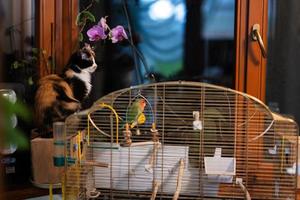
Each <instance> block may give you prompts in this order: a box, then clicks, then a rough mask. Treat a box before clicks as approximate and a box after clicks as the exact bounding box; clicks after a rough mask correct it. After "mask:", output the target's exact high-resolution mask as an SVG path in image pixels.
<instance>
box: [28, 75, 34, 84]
mask: <svg viewBox="0 0 300 200" xmlns="http://www.w3.org/2000/svg"><path fill="white" fill-rule="evenodd" d="M28 85H33V80H32V76H30V77H29V78H28Z"/></svg>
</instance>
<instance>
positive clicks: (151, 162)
mask: <svg viewBox="0 0 300 200" xmlns="http://www.w3.org/2000/svg"><path fill="white" fill-rule="evenodd" d="M159 147H160V143H159V142H154V143H153V152H152V155H151V157H150V159H149V164H148V165H145V169H146V171H148V172H150V173H152V172H153V170H152V169H153V166H154V164H155V163H154V162H155V160H156V155H157V151H158V149H159Z"/></svg>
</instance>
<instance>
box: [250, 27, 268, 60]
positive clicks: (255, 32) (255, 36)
mask: <svg viewBox="0 0 300 200" xmlns="http://www.w3.org/2000/svg"><path fill="white" fill-rule="evenodd" d="M259 31H260V26H259V24H254V25H253V27H252V32H251V36H252V40H253V41H257V42H258V44H259V48H260V50H261V53H262V56H263V57H264V58H267V52H266V48H265V45H264V41H263V40H262V38H261V36H260V33H259Z"/></svg>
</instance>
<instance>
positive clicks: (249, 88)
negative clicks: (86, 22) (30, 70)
mask: <svg viewBox="0 0 300 200" xmlns="http://www.w3.org/2000/svg"><path fill="white" fill-rule="evenodd" d="M36 5H37V8H38V9H37V29H36V30H37V33H36V34H37V38H38V41H37V44H38V48H40V49H43V50H45V51H46V53H47V55H46V58H49V57H52V58H53V59H54V62H55V66H56V70H55V71H54V72H56V73H59V72H61V70H62V68H63V66H64V65H65V64H66V63H67V59H68V57H69V56H70V55H71V53H72V52H73V51H74V50H75V49H76V48H77V47H78V40H77V36H78V28H77V27H76V25H75V20H76V15H77V13H78V11H79V1H78V0H63V1H62V0H53V1H48V0H36ZM235 12H236V21H235V23H236V27H235V44H236V45H235V50H236V54H235V55H236V56H235V57H236V58H235V59H236V60H235V89H236V90H238V91H241V92H246V93H248V94H250V95H253V96H255V97H257V98H258V99H260V100H262V101H265V90H266V59H265V58H263V57H262V54H261V52H260V49H259V46H258V44H257V42H256V41H253V40H252V39H251V29H252V26H253V24H255V23H258V24H260V26H261V29H260V31H261V36H262V38H263V41H267V23H268V18H267V16H268V0H236V11H235ZM51 27H52V28H51ZM265 45H266V44H265ZM47 73H49V72H47V70H46V67H45V65H44V64H43V63H42V62H41V64H40V65H39V75H40V77H42V76H45V75H47Z"/></svg>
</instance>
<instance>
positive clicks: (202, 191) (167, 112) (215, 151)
mask: <svg viewBox="0 0 300 200" xmlns="http://www.w3.org/2000/svg"><path fill="white" fill-rule="evenodd" d="M297 135H298V127H297V124H296V123H295V122H294V121H293V120H291V119H289V118H285V117H283V116H280V115H278V114H275V113H272V112H271V111H270V110H269V109H268V108H267V107H266V106H265V105H264V104H263V103H262V102H260V101H259V100H257V99H255V98H254V97H251V96H249V95H247V94H244V93H240V92H237V91H234V90H231V89H228V88H224V87H219V86H214V85H210V84H205V83H198V82H197V83H196V82H164V83H155V84H149V85H140V86H135V87H131V88H126V89H123V90H119V91H116V92H113V93H110V94H108V95H106V96H104V97H102V98H101V99H99V100H98V101H96V102H95V103H94V105H93V106H92V107H91V108H90V109H88V110H85V111H82V112H79V113H76V114H74V115H71V116H70V117H69V118H68V119H67V120H66V136H65V139H66V144H67V145H65V155H66V165H65V173H66V175H65V195H66V199H212V198H215V199H244V198H248V199H249V198H250V197H251V198H252V199H285V200H286V199H295V198H296V186H297V169H296V168H297V167H296V163H297V149H298V140H297Z"/></svg>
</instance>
